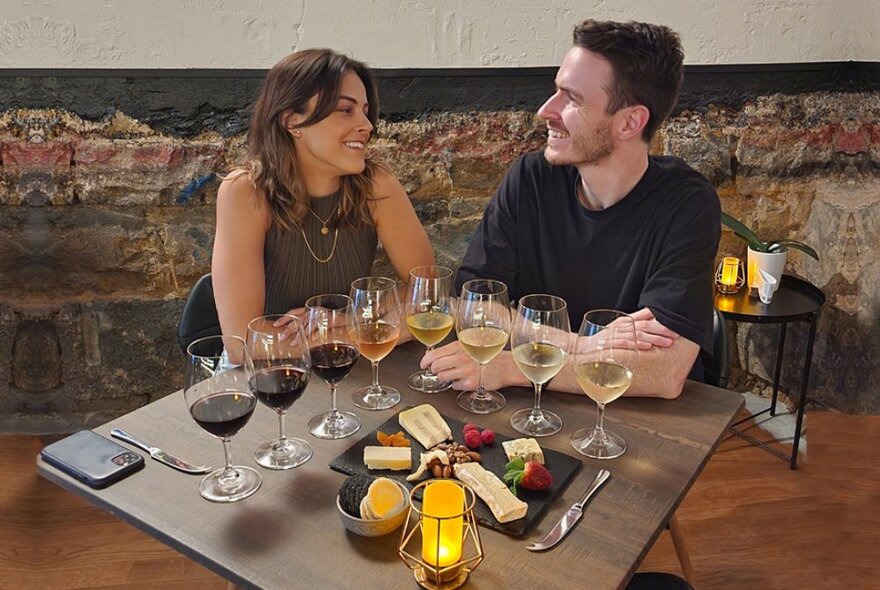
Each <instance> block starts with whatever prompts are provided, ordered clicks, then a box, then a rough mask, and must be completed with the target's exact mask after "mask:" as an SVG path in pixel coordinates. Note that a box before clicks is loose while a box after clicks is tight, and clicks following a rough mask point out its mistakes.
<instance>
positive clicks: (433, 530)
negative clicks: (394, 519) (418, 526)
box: [422, 480, 464, 567]
mask: <svg viewBox="0 0 880 590" xmlns="http://www.w3.org/2000/svg"><path fill="white" fill-rule="evenodd" d="M463 512H464V490H463V489H462V488H461V487H460V486H458V485H456V484H454V483H452V482H449V481H442V480H441V481H435V482H433V483H430V484H428V485H427V486H425V494H424V498H423V500H422V514H423V517H422V559H424V560H425V561H426V562H427V563H429V564H430V565H432V566H434V567H446V566H448V565H452V564H454V563H456V562H458V561H459V560H460V559H461V544H462V528H463V518H462V513H463ZM432 517H433V518H432ZM445 517H454V518H445ZM441 519H442V520H441Z"/></svg>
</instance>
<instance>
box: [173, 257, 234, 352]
mask: <svg viewBox="0 0 880 590" xmlns="http://www.w3.org/2000/svg"><path fill="white" fill-rule="evenodd" d="M221 333H222V331H221V330H220V318H218V317H217V306H216V305H215V304H214V285H213V284H212V283H211V274H210V273H208V274H206V275H205V276H203V277H202V278H200V279H199V280H198V281H196V284H195V285H193V288H192V289H191V290H190V292H189V295H188V296H187V298H186V303H185V304H184V306H183V313H181V314H180V322H179V323H178V324H177V343H178V344H180V348H181V350H183V352H184V353H186V348H187V346H189V345H190V344H191V343H192V342H194V341H195V340H198V339H199V338H204V337H205V336H219V335H220V334H221ZM221 352H223V346H222V345H220V344H219V343H218V347H217V350H216V351H213V350H212V351H205V353H208V354H220V353H221Z"/></svg>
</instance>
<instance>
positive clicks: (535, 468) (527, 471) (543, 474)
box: [520, 461, 553, 492]
mask: <svg viewBox="0 0 880 590" xmlns="http://www.w3.org/2000/svg"><path fill="white" fill-rule="evenodd" d="M520 484H521V485H522V487H524V488H525V489H527V490H532V491H533V492H541V491H544V490H549V489H550V486H552V485H553V476H552V475H551V474H550V471H548V470H547V468H546V467H544V466H543V465H541V464H540V463H538V462H537V461H529V462H528V463H526V466H525V468H524V469H523V477H522V482H520Z"/></svg>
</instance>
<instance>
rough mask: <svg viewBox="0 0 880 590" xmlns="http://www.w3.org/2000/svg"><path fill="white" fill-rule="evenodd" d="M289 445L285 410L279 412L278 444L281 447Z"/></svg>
mask: <svg viewBox="0 0 880 590" xmlns="http://www.w3.org/2000/svg"><path fill="white" fill-rule="evenodd" d="M285 446H287V435H286V434H284V410H281V411H280V412H278V445H277V448H279V449H281V448H284V447H285Z"/></svg>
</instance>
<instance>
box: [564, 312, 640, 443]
mask: <svg viewBox="0 0 880 590" xmlns="http://www.w3.org/2000/svg"><path fill="white" fill-rule="evenodd" d="M573 352H574V355H575V356H574V375H575V377H576V378H577V382H578V384H579V385H580V386H581V389H583V390H584V393H586V394H587V395H588V396H590V398H591V399H592V400H593V401H595V402H596V405H597V406H598V412H597V414H596V427H595V428H581V429H580V430H578V431H577V432H575V433H574V434H572V435H571V445H572V446H573V447H574V448H575V450H576V451H577V452H579V453H581V454H582V455H586V456H587V457H592V458H594V459H613V458H614V457H619V456H620V455H622V454H623V452H624V451H626V442H625V441H624V440H623V438H621V437H620V436H618V435H616V434H614V433H613V432H608V431H607V430H605V429H604V427H603V424H602V423H603V419H604V417H605V404H608V403H610V402H612V401H614V400H616V399H617V398H619V397H620V396H621V395H623V394H624V392H626V390H627V389H628V388H629V385H630V383H631V382H632V376H633V372H634V371H635V368H636V362H637V360H638V351H637V341H636V327H635V322H634V321H633V319H632V318H631V317H630V316H628V315H627V314H625V313H623V312H621V311H615V310H612V309H597V310H594V311H588V312H587V313H585V314H584V321H583V323H582V324H581V329H580V330H579V331H578V335H577V340H576V342H575V347H574V351H573Z"/></svg>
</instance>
